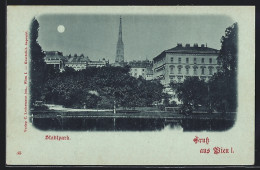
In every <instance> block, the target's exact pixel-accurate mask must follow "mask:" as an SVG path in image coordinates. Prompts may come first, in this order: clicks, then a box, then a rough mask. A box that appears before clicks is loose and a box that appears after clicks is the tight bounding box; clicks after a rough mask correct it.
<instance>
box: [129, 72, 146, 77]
mask: <svg viewBox="0 0 260 170" xmlns="http://www.w3.org/2000/svg"><path fill="white" fill-rule="evenodd" d="M132 76H134V77H137V73H132ZM142 76H143V77H144V76H145V75H144V73H142Z"/></svg>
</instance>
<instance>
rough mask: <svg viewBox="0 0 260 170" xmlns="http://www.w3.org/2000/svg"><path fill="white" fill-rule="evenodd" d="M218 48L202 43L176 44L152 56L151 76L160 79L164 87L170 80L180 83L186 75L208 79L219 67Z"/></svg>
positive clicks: (167, 86) (167, 85)
mask: <svg viewBox="0 0 260 170" xmlns="http://www.w3.org/2000/svg"><path fill="white" fill-rule="evenodd" d="M218 54H219V50H216V49H213V48H209V47H207V46H205V45H204V44H202V45H201V46H200V47H199V46H198V44H194V45H193V46H190V44H186V45H185V46H182V44H179V43H178V44H177V46H176V47H174V48H172V49H169V50H165V51H163V52H162V53H161V54H160V55H158V56H156V57H155V58H153V78H154V79H160V81H161V83H162V84H163V85H164V87H165V88H169V84H170V82H175V83H182V82H183V81H184V80H185V78H186V77H190V76H198V77H199V78H200V79H204V80H205V81H208V80H209V78H210V77H211V76H212V75H213V74H214V73H216V72H217V71H218V69H219V68H220V67H219V65H218V62H217V57H218Z"/></svg>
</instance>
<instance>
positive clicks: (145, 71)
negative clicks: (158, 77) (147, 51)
mask: <svg viewBox="0 0 260 170" xmlns="http://www.w3.org/2000/svg"><path fill="white" fill-rule="evenodd" d="M128 65H129V66H130V75H131V76H133V77H136V78H138V77H139V76H141V77H143V78H144V79H146V80H152V78H153V76H152V62H151V61H149V60H144V61H135V60H134V61H130V62H129V63H128Z"/></svg>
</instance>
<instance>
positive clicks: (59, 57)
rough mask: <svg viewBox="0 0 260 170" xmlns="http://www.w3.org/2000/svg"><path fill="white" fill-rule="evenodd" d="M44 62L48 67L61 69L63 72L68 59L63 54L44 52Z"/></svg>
mask: <svg viewBox="0 0 260 170" xmlns="http://www.w3.org/2000/svg"><path fill="white" fill-rule="evenodd" d="M43 53H44V54H45V57H44V61H45V63H46V64H47V65H51V66H53V67H54V68H59V69H60V70H61V71H62V70H64V66H65V62H66V61H67V59H66V57H64V56H63V54H62V52H59V51H44V52H43Z"/></svg>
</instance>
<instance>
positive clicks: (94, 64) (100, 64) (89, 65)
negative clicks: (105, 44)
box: [87, 58, 109, 67]
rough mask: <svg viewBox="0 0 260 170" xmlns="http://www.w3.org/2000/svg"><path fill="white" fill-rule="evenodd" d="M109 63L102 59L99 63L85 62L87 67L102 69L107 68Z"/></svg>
mask: <svg viewBox="0 0 260 170" xmlns="http://www.w3.org/2000/svg"><path fill="white" fill-rule="evenodd" d="M108 64H109V61H106V60H105V59H104V58H103V59H102V60H99V61H88V62H87V67H104V66H108Z"/></svg>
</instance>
